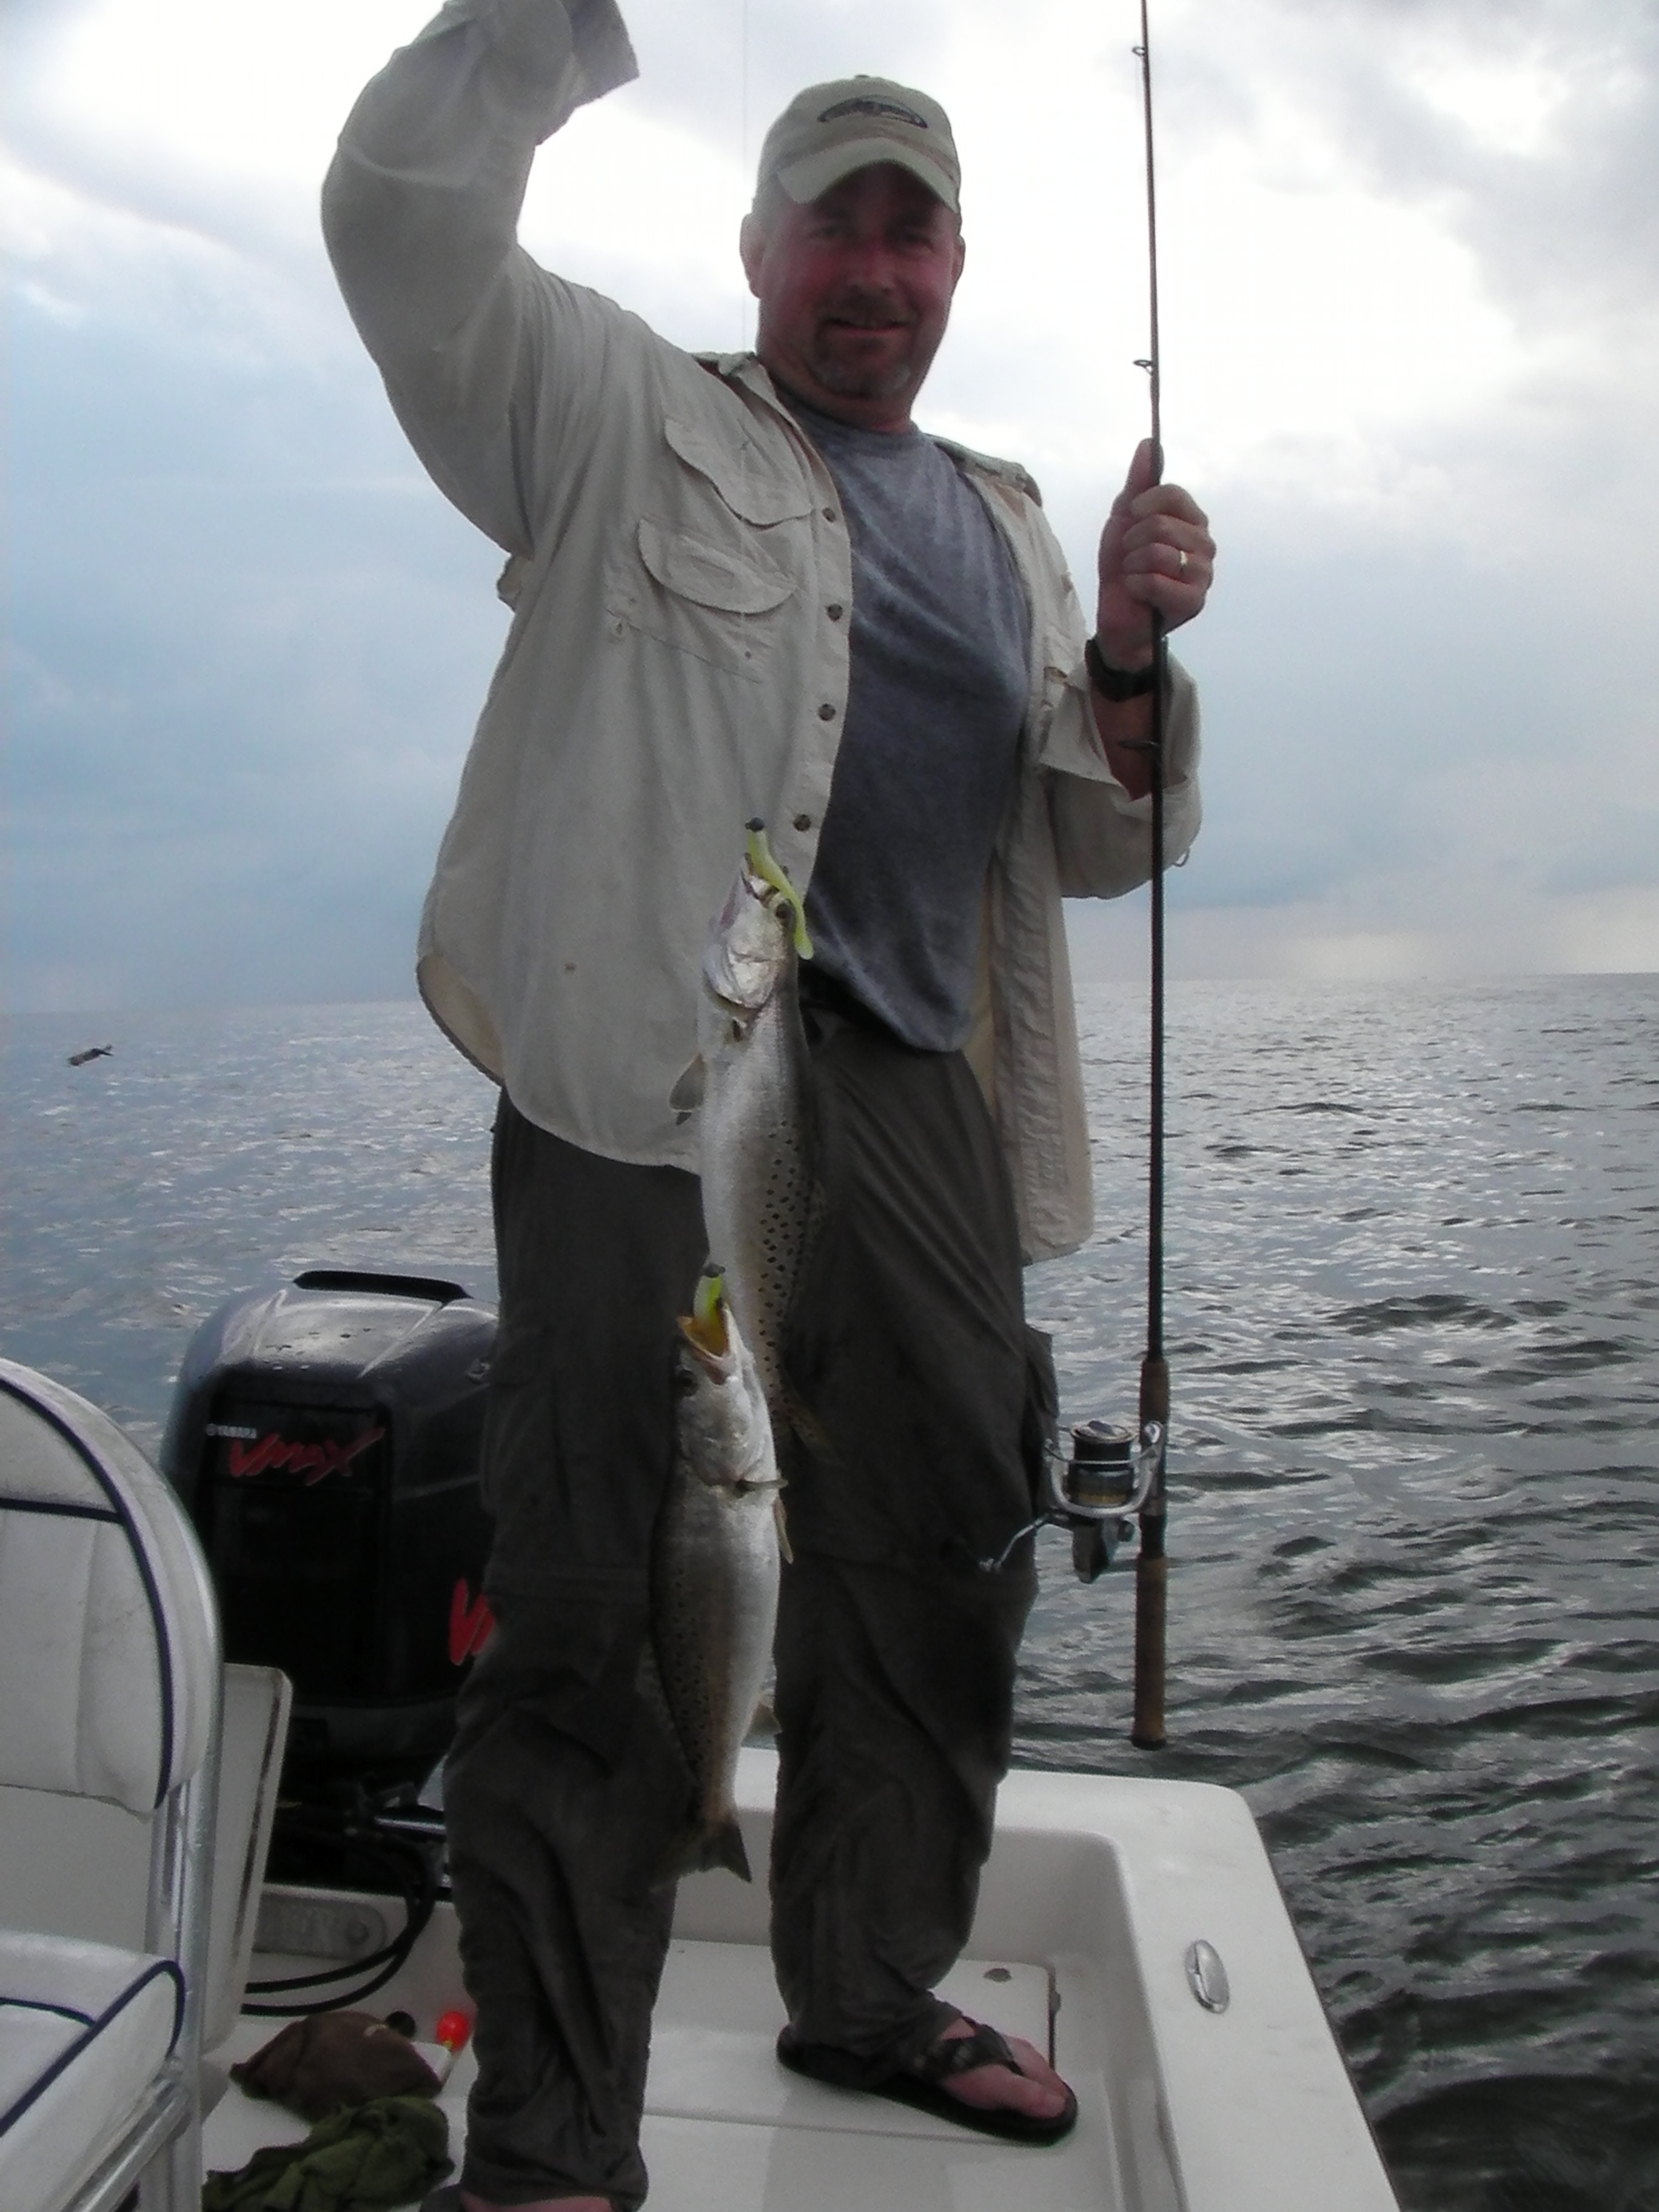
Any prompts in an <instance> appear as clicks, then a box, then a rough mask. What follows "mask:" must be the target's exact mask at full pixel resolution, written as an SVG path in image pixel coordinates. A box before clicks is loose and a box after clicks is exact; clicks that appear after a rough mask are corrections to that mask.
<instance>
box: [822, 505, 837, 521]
mask: <svg viewBox="0 0 1659 2212" xmlns="http://www.w3.org/2000/svg"><path fill="white" fill-rule="evenodd" d="M823 519H824V520H825V521H826V522H839V521H840V520H841V517H840V516H839V515H838V514H837V513H836V510H835V508H834V507H825V508H824V510H823Z"/></svg>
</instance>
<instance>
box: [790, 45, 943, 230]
mask: <svg viewBox="0 0 1659 2212" xmlns="http://www.w3.org/2000/svg"><path fill="white" fill-rule="evenodd" d="M878 161H896V162H897V163H898V165H899V167H901V168H902V169H908V171H909V172H910V173H911V175H912V176H913V177H920V178H921V181H922V183H923V184H924V185H927V189H928V191H930V192H932V193H933V195H934V196H935V197H937V198H939V199H941V200H943V201H944V203H945V206H946V207H948V208H949V209H950V210H951V213H952V214H953V215H959V214H960V213H961V212H962V210H961V206H960V204H959V203H958V199H957V193H958V191H959V189H960V187H961V184H962V168H961V165H960V164H959V162H958V161H957V149H956V141H955V140H954V139H953V138H952V137H951V118H950V117H949V116H948V115H947V114H946V113H945V110H944V109H943V108H942V107H941V106H939V102H938V100H929V98H928V97H927V94H926V93H925V92H914V91H912V90H911V88H910V87H909V86H908V85H903V84H894V83H893V82H891V81H890V79H889V78H887V77H884V76H845V77H841V78H838V79H837V80H836V82H835V83H833V84H809V85H808V86H807V88H806V89H805V92H798V93H797V94H795V97H794V98H793V100H791V101H790V103H789V105H788V106H787V107H786V108H785V109H784V111H783V112H782V114H781V116H779V118H778V119H777V121H776V122H775V124H774V125H772V128H771V129H770V130H769V131H768V132H767V134H766V143H765V144H764V145H763V147H762V148H761V157H760V176H759V183H760V185H762V186H764V185H766V183H767V182H768V180H769V179H771V178H773V177H775V178H776V179H777V180H778V182H779V184H780V185H782V187H783V189H784V191H786V192H787V193H788V195H789V197H790V198H791V199H792V200H795V201H798V202H799V203H801V204H805V203H806V202H807V201H809V200H815V199H817V197H818V195H819V193H820V192H827V191H829V187H830V185H838V184H839V183H840V182H841V180H842V178H843V177H850V176H851V175H852V173H853V172H854V170H855V169H867V168H870V167H872V166H873V164H874V163H876V162H878Z"/></svg>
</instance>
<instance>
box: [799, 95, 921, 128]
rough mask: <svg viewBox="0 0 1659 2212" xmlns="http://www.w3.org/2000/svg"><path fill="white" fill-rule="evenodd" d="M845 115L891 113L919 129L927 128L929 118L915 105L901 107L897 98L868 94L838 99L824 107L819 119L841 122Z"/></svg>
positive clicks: (896, 119)
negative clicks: (884, 97) (875, 96)
mask: <svg viewBox="0 0 1659 2212" xmlns="http://www.w3.org/2000/svg"><path fill="white" fill-rule="evenodd" d="M843 115H890V116H891V117H892V118H894V120H895V121H896V122H898V123H909V124H913V125H915V128H916V129H917V130H918V131H925V130H926V129H927V117H926V116H925V115H918V114H917V113H916V111H915V108H914V107H901V106H899V104H898V102H897V101H896V100H872V99H871V98H870V97H869V95H868V94H864V95H863V96H862V97H860V98H859V99H857V100H837V101H836V104H835V106H833V107H826V108H825V109H824V111H823V114H822V115H820V116H819V118H818V121H819V122H820V123H839V122H840V120H841V118H842V116H843Z"/></svg>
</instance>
